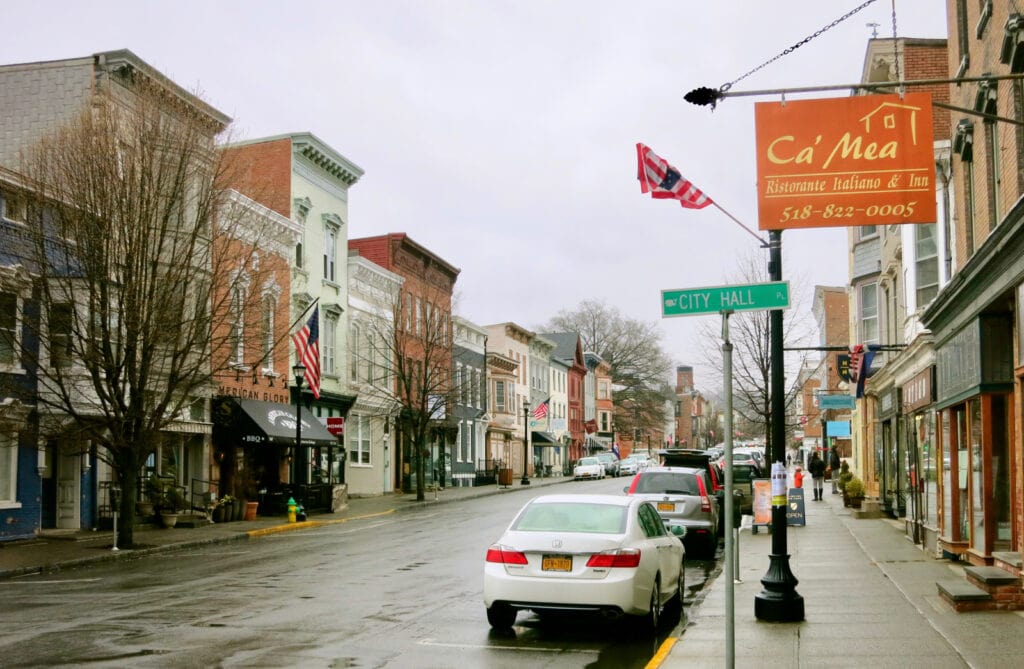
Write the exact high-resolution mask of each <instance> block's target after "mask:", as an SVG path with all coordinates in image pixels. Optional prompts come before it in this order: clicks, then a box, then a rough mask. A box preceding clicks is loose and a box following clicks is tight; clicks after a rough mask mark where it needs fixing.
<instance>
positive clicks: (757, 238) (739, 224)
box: [711, 200, 769, 248]
mask: <svg viewBox="0 0 1024 669" xmlns="http://www.w3.org/2000/svg"><path fill="white" fill-rule="evenodd" d="M711 204H713V205H715V208H717V209H718V211H720V212H722V213H723V214H725V215H726V216H728V217H729V218H731V219H732V220H733V222H734V223H736V225H738V226H740V227H741V228H743V229H744V230H746V231H747V232H749V233H750V234H751V235H753V237H754V239H756V240H757V241H759V242H761V246H762V247H763V248H768V246H769V245H768V242H766V241H765V240H764V239H762V238H760V237H758V236H757V233H756V232H754V231H753V230H751V229H750V228H748V227H747V226H746V225H744V224H743V223H741V222H740V219H738V218H736V217H735V216H733V215H732V214H730V213H729V212H727V211H726V210H725V209H722V207H721V205H719V204H718V203H717V202H715V201H714V200H711Z"/></svg>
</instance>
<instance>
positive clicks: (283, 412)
mask: <svg viewBox="0 0 1024 669" xmlns="http://www.w3.org/2000/svg"><path fill="white" fill-rule="evenodd" d="M215 415H216V419H215V421H214V431H215V432H218V431H221V432H222V433H223V431H230V433H231V436H234V437H237V438H238V439H239V440H240V441H243V442H246V443H270V444H278V445H280V446H294V445H295V437H296V434H295V433H296V430H295V407H294V406H291V405H289V404H281V403H279V402H263V401H260V400H243V399H238V398H235V397H225V398H221V400H219V401H218V403H217V409H216V413H215ZM302 444H303V446H337V445H338V439H337V437H335V436H334V435H333V434H331V433H330V432H328V431H327V428H326V427H324V426H323V424H322V423H321V422H320V420H319V419H318V418H317V417H316V416H314V415H313V414H311V413H308V412H305V411H303V412H302Z"/></svg>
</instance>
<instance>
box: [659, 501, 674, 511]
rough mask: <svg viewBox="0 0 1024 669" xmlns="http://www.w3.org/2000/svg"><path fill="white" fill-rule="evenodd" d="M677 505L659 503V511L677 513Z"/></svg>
mask: <svg viewBox="0 0 1024 669" xmlns="http://www.w3.org/2000/svg"><path fill="white" fill-rule="evenodd" d="M675 510H676V505H675V503H674V502H658V511H675Z"/></svg>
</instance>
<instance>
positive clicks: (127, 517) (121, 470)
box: [117, 463, 139, 548]
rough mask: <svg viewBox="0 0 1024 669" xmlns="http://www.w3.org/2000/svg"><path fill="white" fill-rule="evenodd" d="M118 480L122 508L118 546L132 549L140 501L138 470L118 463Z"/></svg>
mask: <svg viewBox="0 0 1024 669" xmlns="http://www.w3.org/2000/svg"><path fill="white" fill-rule="evenodd" d="M118 479H119V482H120V484H121V508H120V516H119V517H118V523H117V546H118V547H119V548H132V547H133V546H134V545H135V503H136V502H138V500H139V473H138V468H137V467H126V466H122V465H121V464H120V463H118Z"/></svg>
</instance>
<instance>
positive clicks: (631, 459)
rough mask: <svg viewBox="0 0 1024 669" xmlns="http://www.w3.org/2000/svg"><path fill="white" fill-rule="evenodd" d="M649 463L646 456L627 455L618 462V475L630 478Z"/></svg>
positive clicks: (638, 454)
mask: <svg viewBox="0 0 1024 669" xmlns="http://www.w3.org/2000/svg"><path fill="white" fill-rule="evenodd" d="M649 462H650V458H648V457H647V455H646V454H640V453H633V454H631V455H627V456H626V457H624V458H622V460H621V461H620V462H619V473H620V474H622V475H623V476H627V475H628V476H632V475H633V474H636V473H637V472H640V471H643V470H644V469H645V468H646V467H647V465H648V463H649Z"/></svg>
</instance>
